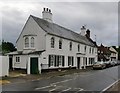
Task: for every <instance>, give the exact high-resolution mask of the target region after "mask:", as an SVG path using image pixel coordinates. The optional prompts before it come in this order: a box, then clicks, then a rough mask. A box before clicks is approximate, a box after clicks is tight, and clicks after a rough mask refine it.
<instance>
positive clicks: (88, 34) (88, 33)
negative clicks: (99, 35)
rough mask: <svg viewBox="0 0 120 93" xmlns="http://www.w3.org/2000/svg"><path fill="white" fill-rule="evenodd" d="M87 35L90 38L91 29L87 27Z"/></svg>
mask: <svg viewBox="0 0 120 93" xmlns="http://www.w3.org/2000/svg"><path fill="white" fill-rule="evenodd" d="M86 36H87V37H89V38H90V30H89V29H87V31H86Z"/></svg>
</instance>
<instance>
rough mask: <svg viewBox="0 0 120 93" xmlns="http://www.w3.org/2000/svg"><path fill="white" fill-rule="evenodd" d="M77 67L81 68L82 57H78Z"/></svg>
mask: <svg viewBox="0 0 120 93" xmlns="http://www.w3.org/2000/svg"><path fill="white" fill-rule="evenodd" d="M77 68H78V69H80V57H77Z"/></svg>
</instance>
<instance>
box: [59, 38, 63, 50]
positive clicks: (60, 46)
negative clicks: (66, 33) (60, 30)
mask: <svg viewBox="0 0 120 93" xmlns="http://www.w3.org/2000/svg"><path fill="white" fill-rule="evenodd" d="M59 49H62V39H60V40H59Z"/></svg>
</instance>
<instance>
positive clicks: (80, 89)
mask: <svg viewBox="0 0 120 93" xmlns="http://www.w3.org/2000/svg"><path fill="white" fill-rule="evenodd" d="M74 89H79V90H78V91H77V92H75V93H78V92H79V91H83V90H84V89H82V88H74Z"/></svg>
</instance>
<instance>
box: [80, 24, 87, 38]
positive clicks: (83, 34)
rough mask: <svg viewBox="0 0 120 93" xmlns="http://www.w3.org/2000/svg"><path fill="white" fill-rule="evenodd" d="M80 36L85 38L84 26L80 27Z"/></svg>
mask: <svg viewBox="0 0 120 93" xmlns="http://www.w3.org/2000/svg"><path fill="white" fill-rule="evenodd" d="M80 34H81V35H82V36H85V34H86V28H85V26H82V27H81V33H80Z"/></svg>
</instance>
